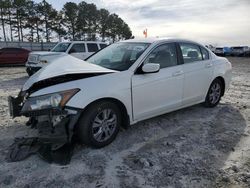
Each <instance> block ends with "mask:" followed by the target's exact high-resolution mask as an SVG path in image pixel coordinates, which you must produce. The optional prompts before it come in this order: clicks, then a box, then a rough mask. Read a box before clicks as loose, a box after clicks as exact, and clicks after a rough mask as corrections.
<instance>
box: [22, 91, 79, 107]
mask: <svg viewBox="0 0 250 188" xmlns="http://www.w3.org/2000/svg"><path fill="white" fill-rule="evenodd" d="M79 90H80V89H71V90H66V91H61V92H57V93H51V94H47V95H42V96H37V97H30V98H28V99H27V100H26V101H25V103H24V105H23V108H22V112H27V111H36V110H44V109H51V108H63V107H64V106H65V104H66V103H67V102H68V101H69V99H70V98H71V97H73V96H74V95H75V94H76V93H77V92H78V91H79Z"/></svg>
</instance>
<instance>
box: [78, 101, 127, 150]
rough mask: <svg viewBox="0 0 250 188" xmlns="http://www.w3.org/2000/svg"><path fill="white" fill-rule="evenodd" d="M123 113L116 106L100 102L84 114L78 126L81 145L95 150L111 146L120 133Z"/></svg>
mask: <svg viewBox="0 0 250 188" xmlns="http://www.w3.org/2000/svg"><path fill="white" fill-rule="evenodd" d="M121 119H122V118H121V112H120V110H119V108H118V107H117V105H116V104H114V103H112V102H109V101H100V102H97V103H94V104H92V105H91V106H89V107H88V108H87V109H86V111H84V112H83V115H82V117H81V118H80V120H79V123H78V126H77V136H78V139H79V141H80V142H81V143H83V144H86V145H88V146H92V147H95V148H101V147H104V146H106V145H108V144H110V143H111V142H112V141H113V140H114V139H115V138H116V135H117V134H118V132H119V128H120V125H121V122H122V121H121Z"/></svg>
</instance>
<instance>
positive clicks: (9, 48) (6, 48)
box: [0, 47, 29, 51]
mask: <svg viewBox="0 0 250 188" xmlns="http://www.w3.org/2000/svg"><path fill="white" fill-rule="evenodd" d="M0 50H26V51H29V50H28V49H25V48H12V47H5V48H1V49H0Z"/></svg>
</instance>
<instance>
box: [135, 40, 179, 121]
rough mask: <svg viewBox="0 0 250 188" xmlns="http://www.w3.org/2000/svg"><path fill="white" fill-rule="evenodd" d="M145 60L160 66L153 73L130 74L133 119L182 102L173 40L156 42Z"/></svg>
mask: <svg viewBox="0 0 250 188" xmlns="http://www.w3.org/2000/svg"><path fill="white" fill-rule="evenodd" d="M146 63H157V64H160V67H161V68H160V71H159V72H157V73H140V72H139V73H138V72H137V73H135V74H134V75H133V76H132V101H133V114H134V119H135V120H142V119H145V118H149V117H153V116H155V115H159V114H163V113H165V112H167V111H171V110H174V109H177V108H178V107H180V105H181V102H182V93H183V91H182V90H183V70H182V65H179V63H178V60H177V52H176V44H175V43H165V44H161V45H159V46H157V47H156V48H155V49H154V50H152V52H151V53H150V54H149V55H148V56H147V57H146V59H145V60H144V62H143V64H146ZM139 70H140V68H139Z"/></svg>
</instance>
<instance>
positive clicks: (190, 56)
mask: <svg viewBox="0 0 250 188" xmlns="http://www.w3.org/2000/svg"><path fill="white" fill-rule="evenodd" d="M180 48H181V52H182V57H183V61H184V63H193V62H196V61H202V54H201V50H200V47H199V46H198V45H196V44H191V43H180Z"/></svg>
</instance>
